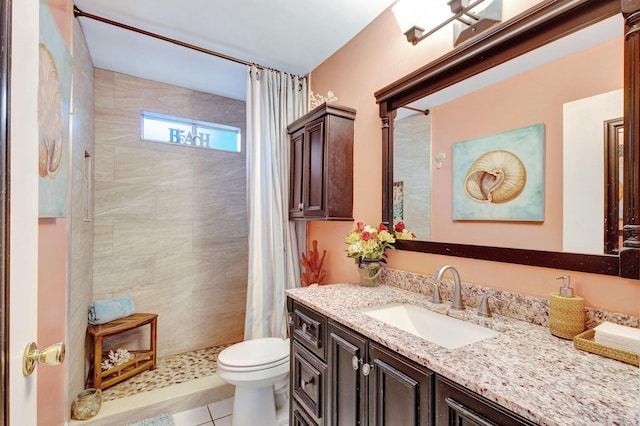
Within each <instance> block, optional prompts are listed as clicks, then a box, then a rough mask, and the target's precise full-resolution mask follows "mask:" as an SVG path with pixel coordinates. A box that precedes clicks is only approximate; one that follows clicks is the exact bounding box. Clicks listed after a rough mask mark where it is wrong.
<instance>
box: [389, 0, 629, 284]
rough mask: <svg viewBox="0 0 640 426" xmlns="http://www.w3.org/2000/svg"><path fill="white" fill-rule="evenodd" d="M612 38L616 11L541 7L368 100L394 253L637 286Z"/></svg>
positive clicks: (618, 52) (611, 6)
mask: <svg viewBox="0 0 640 426" xmlns="http://www.w3.org/2000/svg"><path fill="white" fill-rule="evenodd" d="M624 40H625V22H624V19H623V16H622V14H621V6H620V2H619V1H617V0H616V1H613V0H612V1H601V2H585V1H559V2H543V3H542V4H540V5H538V6H536V7H534V8H533V9H532V10H530V11H528V12H526V13H524V14H522V15H520V16H518V17H517V19H512V20H510V21H508V22H505V23H503V24H501V25H499V26H498V27H496V28H494V29H492V30H490V31H488V32H487V33H485V34H483V35H481V36H479V37H478V38H477V39H475V40H472V41H471V42H469V43H468V44H466V45H463V46H461V47H459V48H458V49H456V50H454V51H453V52H451V53H450V54H448V55H445V56H444V57H442V58H440V59H438V60H437V61H435V62H433V63H431V64H429V65H427V66H425V67H423V68H421V69H420V70H417V71H416V72H414V73H412V74H410V75H409V76H407V77H406V78H403V79H401V80H399V81H397V82H396V83H393V84H392V85H390V86H387V87H385V88H384V89H382V90H380V91H378V92H377V93H376V98H377V100H378V102H379V104H380V112H381V118H382V120H383V146H384V149H385V152H384V162H385V164H383V167H384V168H385V170H386V171H387V173H384V177H383V185H384V195H383V220H384V221H385V222H396V221H399V220H403V221H404V222H405V223H406V224H407V227H408V228H409V229H411V230H412V231H413V232H414V233H415V234H416V235H417V241H410V242H409V241H407V242H401V243H400V244H399V247H398V248H401V249H407V250H415V251H424V252H432V253H439V254H448V255H454V256H464V257H473V258H478V259H485V260H498V261H505V262H512V263H522V264H529V265H536V266H545V267H553V268H559V269H567V270H577V271H584V272H591V273H599V274H607V275H622V276H627V277H632V278H639V277H638V274H639V272H638V269H639V266H638V263H639V262H640V260H639V259H640V257H639V256H638V253H637V251H636V250H637V248H635V249H634V243H635V239H636V238H637V233H636V232H637V223H636V222H637V212H636V213H634V212H633V211H631V212H627V214H626V216H625V217H626V219H623V215H622V214H621V213H622V212H624V211H625V208H624V206H629V209H631V210H633V208H637V207H633V206H637V202H638V198H640V197H639V194H638V193H637V192H638V186H637V185H638V184H637V183H634V181H633V180H634V179H637V173H636V176H635V177H634V176H633V175H634V173H630V172H629V171H630V170H631V171H632V170H637V167H638V165H637V164H634V161H637V158H636V157H637V154H634V146H633V145H634V144H637V143H638V142H637V141H635V142H634V140H633V139H632V138H624V136H622V135H624V134H625V132H624V130H625V129H624V126H623V125H622V124H621V123H622V117H623V115H624V112H625V102H628V101H629V99H626V100H625V96H624V93H623V90H622V88H623V87H624V85H625V84H624V77H623V76H624V65H625V64H626V63H627V61H628V58H627V59H626V60H625V54H626V55H627V56H628V55H629V52H628V51H626V50H625V48H624V44H625V41H624ZM635 95H636V96H637V93H636V94H635ZM627 96H628V95H627ZM636 132H637V131H636ZM630 136H631V135H630ZM633 137H635V138H637V133H636V135H635V136H633ZM628 139H629V142H627V145H629V146H627V149H628V150H629V152H631V155H627V156H628V157H629V158H628V161H625V157H624V153H625V152H627V151H626V150H625V149H622V147H623V146H624V143H623V142H624V141H626V140H628ZM621 142H622V143H621ZM616 147H618V149H616ZM635 150H637V147H636V148H635ZM505 153H506V154H505ZM505 155H506V157H505ZM512 157H513V158H512ZM496 162H502V163H499V164H498V163H496ZM508 164H517V165H518V167H516V166H509V165H508ZM625 164H626V167H628V168H629V169H628V170H627V175H624V173H623V170H624V169H625ZM508 167H511V169H510V170H511V171H510V172H509V173H507V172H506V171H505V170H509V169H508ZM633 167H635V169H634V168H633ZM487 170H489V171H487ZM491 170H500V174H499V175H496V173H495V172H492V171H491ZM519 174H522V176H520V175H519ZM508 175H509V176H514V177H513V178H511V177H508ZM510 179H511V180H510ZM516 179H519V183H516ZM625 180H626V181H629V183H630V184H629V185H628V186H629V187H630V188H626V191H625V186H626V185H625V184H626V181H625ZM498 181H499V182H501V183H500V185H502V186H499V185H498ZM518 185H520V187H519V188H520V189H518V188H516V187H517V186H518ZM488 188H491V189H488ZM498 188H509V190H513V193H512V195H506V196H505V197H507V198H504V197H503V199H500V197H501V195H499V193H498V191H499V189H498ZM474 191H475V193H474ZM493 191H495V192H493ZM494 194H495V195H494ZM513 194H515V195H513ZM509 197H510V198H509ZM624 197H626V198H627V199H626V200H623V198H624ZM504 200H506V201H504ZM613 200H615V202H614V201H613ZM619 205H620V206H621V208H619V207H618V206H619ZM634 215H635V216H634ZM625 220H626V221H625ZM632 222H633V223H632ZM625 224H626V225H627V231H626V234H625V232H624V231H623V227H624V225H625ZM625 241H626V244H625V243H624V242H625ZM623 246H627V247H623ZM629 250H631V251H634V253H633V254H632V255H631V256H629V254H630V252H629ZM621 251H626V253H623V254H622V256H621V255H620V252H621Z"/></svg>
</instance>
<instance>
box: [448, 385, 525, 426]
mask: <svg viewBox="0 0 640 426" xmlns="http://www.w3.org/2000/svg"><path fill="white" fill-rule="evenodd" d="M436 413H437V414H436V425H438V426H452V425H456V426H495V425H500V426H522V425H531V426H533V425H535V423H533V422H530V421H529V420H527V419H525V418H523V417H521V416H518V415H517V414H515V413H512V412H511V411H508V410H506V409H505V408H503V407H501V406H499V405H498V404H496V403H495V402H492V401H489V400H488V399H486V398H483V397H482V396H480V395H478V394H476V393H474V392H471V391H469V390H468V389H465V388H464V387H462V386H460V385H458V384H456V383H454V382H452V381H450V380H448V379H445V378H444V377H440V376H438V377H437V379H436Z"/></svg>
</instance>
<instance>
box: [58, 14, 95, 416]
mask: <svg viewBox="0 0 640 426" xmlns="http://www.w3.org/2000/svg"><path fill="white" fill-rule="evenodd" d="M72 31H73V114H72V116H71V117H72V120H71V122H72V127H71V135H72V136H71V148H72V151H71V191H70V196H71V212H70V213H71V214H70V221H71V255H70V259H69V264H70V268H71V274H70V289H69V295H68V301H69V302H68V303H69V306H68V308H67V309H68V312H69V313H68V315H69V331H68V337H67V339H68V345H67V361H66V363H67V368H68V375H69V380H68V389H69V391H68V395H69V401H68V405H70V404H71V402H70V401H71V400H72V399H73V398H74V397H75V396H76V395H77V394H78V392H80V391H81V390H82V389H84V387H85V378H86V375H85V372H86V370H85V368H86V364H87V358H86V351H85V336H86V330H87V306H88V304H89V303H91V299H92V293H93V278H92V277H93V222H92V221H91V220H90V219H91V218H90V217H87V216H86V214H85V206H87V201H90V200H91V196H92V194H91V188H87V187H86V184H87V183H89V184H90V183H91V180H89V181H88V182H87V181H86V180H85V179H87V178H89V179H91V177H90V175H91V167H85V164H86V162H85V157H86V156H88V157H89V158H91V159H95V144H94V133H95V132H94V109H93V105H94V93H93V92H94V90H93V87H94V78H93V77H94V76H93V62H92V61H91V55H90V54H89V49H88V47H87V42H86V40H85V38H84V34H83V32H82V27H81V26H80V24H79V23H78V21H77V20H75V19H74V20H73V21H72ZM85 188H87V189H88V194H86V193H85V192H84V190H85ZM87 197H89V198H87ZM65 411H67V410H65Z"/></svg>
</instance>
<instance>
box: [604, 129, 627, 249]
mask: <svg viewBox="0 0 640 426" xmlns="http://www.w3.org/2000/svg"><path fill="white" fill-rule="evenodd" d="M604 128H605V133H604V136H605V162H604V164H605V179H607V181H606V184H605V187H604V189H605V197H604V198H605V202H606V205H607V209H606V216H605V232H606V234H605V239H604V243H605V253H607V254H618V253H620V248H621V247H622V246H623V240H624V233H623V231H622V228H623V225H624V217H623V216H624V215H623V212H624V183H623V182H624V176H623V169H624V119H623V118H622V117H620V118H616V119H613V120H606V121H605V122H604Z"/></svg>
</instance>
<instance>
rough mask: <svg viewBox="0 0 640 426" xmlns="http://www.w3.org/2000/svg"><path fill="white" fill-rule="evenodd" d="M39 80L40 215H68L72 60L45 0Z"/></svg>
mask: <svg viewBox="0 0 640 426" xmlns="http://www.w3.org/2000/svg"><path fill="white" fill-rule="evenodd" d="M39 49H40V55H39V81H38V176H39V180H38V216H39V217H64V216H66V214H67V175H68V170H67V168H68V164H69V161H68V159H67V156H68V147H69V105H70V98H71V70H72V61H71V55H70V54H69V50H68V49H67V45H66V42H65V40H64V38H63V37H62V35H61V34H60V30H59V29H58V26H57V25H56V23H55V21H54V19H53V16H52V15H51V11H50V10H49V7H48V5H47V3H46V1H44V0H40V47H39Z"/></svg>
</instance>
